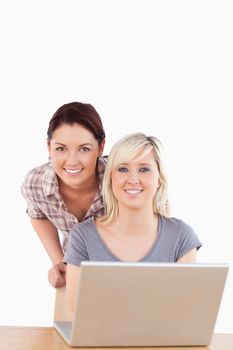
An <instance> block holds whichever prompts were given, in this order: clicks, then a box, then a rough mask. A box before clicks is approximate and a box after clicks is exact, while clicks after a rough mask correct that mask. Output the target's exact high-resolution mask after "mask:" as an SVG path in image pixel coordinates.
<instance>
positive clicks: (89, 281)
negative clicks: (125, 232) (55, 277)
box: [70, 262, 229, 346]
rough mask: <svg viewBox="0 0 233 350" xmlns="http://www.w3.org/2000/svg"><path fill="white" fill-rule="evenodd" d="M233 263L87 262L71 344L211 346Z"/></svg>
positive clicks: (82, 274)
mask: <svg viewBox="0 0 233 350" xmlns="http://www.w3.org/2000/svg"><path fill="white" fill-rule="evenodd" d="M228 269H229V266H228V265H227V264H183V263H182V264H178V263H174V264H170V263H169V264H164V263H161V264H160V263H115V262H114V263H109V262H84V263H82V265H81V271H80V282H79V290H78V295H77V304H76V310H75V317H74V321H73V325H72V332H71V342H70V345H72V346H179V345H188V346H191V345H194V346H195V345H208V344H209V343H210V341H211V337H212V334H213V330H214V326H215V322H216V318H217V314H218V310H219V306H220V302H221V298H222V294H223V290H224V285H225V281H226V277H227V272H228Z"/></svg>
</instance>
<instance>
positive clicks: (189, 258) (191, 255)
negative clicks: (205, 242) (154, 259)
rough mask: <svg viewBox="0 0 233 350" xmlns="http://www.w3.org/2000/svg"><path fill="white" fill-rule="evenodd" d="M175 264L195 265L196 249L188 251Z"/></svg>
mask: <svg viewBox="0 0 233 350" xmlns="http://www.w3.org/2000/svg"><path fill="white" fill-rule="evenodd" d="M177 262H179V263H180V262H181V263H195V262H197V250H196V248H194V249H192V250H190V251H189V252H188V253H187V254H185V255H184V256H182V258H180V259H179V260H177Z"/></svg>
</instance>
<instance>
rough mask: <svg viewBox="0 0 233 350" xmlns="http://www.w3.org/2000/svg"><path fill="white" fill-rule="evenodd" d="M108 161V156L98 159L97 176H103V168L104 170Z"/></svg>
mask: <svg viewBox="0 0 233 350" xmlns="http://www.w3.org/2000/svg"><path fill="white" fill-rule="evenodd" d="M107 160H108V156H103V157H100V158H99V159H98V174H99V175H103V174H104V171H105V168H106V163H107Z"/></svg>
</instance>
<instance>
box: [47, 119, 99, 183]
mask: <svg viewBox="0 0 233 350" xmlns="http://www.w3.org/2000/svg"><path fill="white" fill-rule="evenodd" d="M103 147H104V143H102V144H101V145H100V146H99V144H98V142H97V140H96V139H95V138H94V136H93V134H92V133H91V132H90V131H89V130H87V129H86V128H85V127H83V126H82V125H80V124H78V123H75V124H72V125H70V124H62V125H61V126H59V127H58V128H57V129H56V130H55V131H54V132H53V135H52V138H51V140H50V142H49V143H48V150H49V155H50V157H51V162H52V166H53V168H54V171H55V172H56V174H57V176H58V177H59V178H60V179H61V180H62V182H63V183H65V184H66V185H68V186H70V187H73V188H76V189H78V188H82V186H83V185H84V184H86V183H88V181H89V180H90V181H91V180H93V178H94V177H95V169H96V161H97V158H98V157H100V156H101V154H102V152H103Z"/></svg>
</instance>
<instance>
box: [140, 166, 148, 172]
mask: <svg viewBox="0 0 233 350" xmlns="http://www.w3.org/2000/svg"><path fill="white" fill-rule="evenodd" d="M147 171H150V168H148V167H145V166H144V167H142V168H140V169H139V172H140V173H146V172H147Z"/></svg>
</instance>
